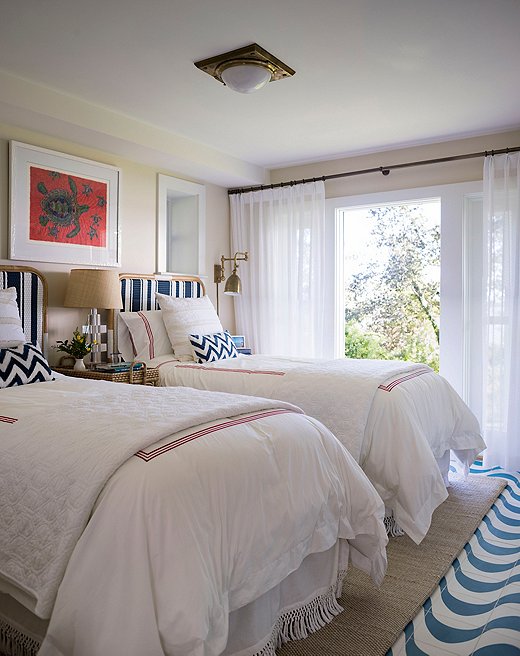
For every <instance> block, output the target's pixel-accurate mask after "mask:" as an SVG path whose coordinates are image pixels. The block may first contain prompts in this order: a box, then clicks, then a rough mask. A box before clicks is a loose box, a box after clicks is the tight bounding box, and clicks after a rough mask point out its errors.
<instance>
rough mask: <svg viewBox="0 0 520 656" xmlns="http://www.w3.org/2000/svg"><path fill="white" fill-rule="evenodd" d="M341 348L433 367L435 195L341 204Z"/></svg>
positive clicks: (437, 214)
mask: <svg viewBox="0 0 520 656" xmlns="http://www.w3.org/2000/svg"><path fill="white" fill-rule="evenodd" d="M341 216H342V217H343V226H344V229H343V233H344V245H343V253H344V288H345V297H344V298H345V355H346V356H347V357H351V358H372V359H383V360H407V361H411V362H423V363H425V364H428V365H429V366H431V367H432V368H433V369H435V370H436V371H438V370H439V319H440V248H441V245H440V227H441V226H440V220H441V201H440V198H435V199H428V200H421V201H413V202H401V203H391V204H385V205H379V206H378V205H370V206H366V207H355V208H347V209H343V210H340V211H339V212H338V220H341Z"/></svg>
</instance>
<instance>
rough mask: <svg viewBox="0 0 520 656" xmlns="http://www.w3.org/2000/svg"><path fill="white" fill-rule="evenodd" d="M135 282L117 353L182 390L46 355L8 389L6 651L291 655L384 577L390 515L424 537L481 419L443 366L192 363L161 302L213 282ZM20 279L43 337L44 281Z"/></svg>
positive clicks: (50, 655) (12, 272)
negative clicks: (355, 587)
mask: <svg viewBox="0 0 520 656" xmlns="http://www.w3.org/2000/svg"><path fill="white" fill-rule="evenodd" d="M121 278H122V280H121V284H122V298H123V302H124V310H123V313H122V314H121V317H123V320H120V321H119V322H118V323H119V326H120V328H126V329H127V332H126V333H125V331H124V330H122V331H119V332H120V335H119V348H120V349H121V350H123V351H124V350H125V349H130V351H131V353H130V354H126V355H127V358H130V359H134V358H137V359H145V360H147V361H148V363H149V365H150V366H154V365H155V366H158V368H159V371H160V376H161V382H162V384H163V385H164V386H163V387H160V388H148V387H143V386H135V385H134V386H132V385H123V384H120V383H119V384H117V383H107V382H103V381H92V380H78V379H72V378H66V377H63V376H60V375H59V374H56V373H53V372H51V371H50V369H49V370H48V371H47V370H46V369H45V364H44V363H45V360H44V363H40V364H39V365H38V366H39V367H40V369H38V371H39V372H40V373H39V374H38V376H39V377H38V380H37V381H35V382H33V383H31V384H20V381H18V384H16V385H13V386H9V387H6V386H5V384H4V386H3V389H1V390H0V419H1V421H0V433H1V437H2V439H0V526H2V531H1V532H0V652H5V653H7V654H9V655H11V654H15V653H16V654H18V653H24V654H29V653H33V654H34V653H36V652H37V651H38V649H39V646H40V643H41V642H42V640H43V644H42V646H41V649H40V651H39V652H38V653H39V654H40V655H41V656H54V655H58V654H63V655H67V656H69V655H71V654H74V656H87V655H88V656H97V655H98V654H99V655H100V656H101V654H103V655H106V654H119V653H121V654H123V653H124V654H127V655H130V656H131V655H132V654H136V655H137V654H139V655H140V654H143V653H145V654H147V656H156V655H157V656H160V655H163V654H172V655H175V656H185V655H188V654H189V655H193V656H198V655H199V654H200V655H202V654H205V655H210V654H211V655H213V654H214V655H215V656H217V655H218V654H225V655H230V656H231V655H240V656H274V654H275V649H276V647H277V646H279V645H280V644H281V642H282V641H283V640H286V639H288V637H289V636H291V639H292V638H303V637H305V636H306V635H307V634H308V633H310V632H311V631H313V630H316V629H317V628H319V627H320V626H322V625H323V624H324V623H326V622H327V621H330V620H331V619H332V618H333V617H334V615H336V614H337V613H338V612H340V611H341V607H340V606H339V605H338V603H337V601H336V598H337V596H338V595H339V594H340V592H341V584H342V581H343V579H344V576H345V575H346V569H347V566H348V563H349V562H350V563H351V564H352V565H353V566H355V567H358V568H360V569H363V570H364V571H366V572H368V573H369V574H370V575H371V576H372V578H373V580H374V582H375V584H376V585H377V584H379V583H380V582H381V580H382V578H383V576H384V572H385V568H386V556H385V545H386V541H387V536H386V530H385V523H384V522H383V517H384V515H385V506H386V512H387V517H388V516H389V514H390V513H393V514H394V515H395V519H396V520H397V522H398V524H399V525H401V526H402V528H403V529H404V530H405V531H406V532H407V533H409V535H410V536H411V537H412V538H413V539H414V540H415V541H416V542H419V541H420V540H421V539H422V537H424V534H425V533H426V531H427V530H428V527H429V524H430V520H431V514H432V512H433V510H434V508H435V507H437V506H438V505H439V504H440V503H442V501H443V500H444V498H445V497H446V495H447V492H446V485H445V482H446V479H447V473H448V466H449V454H450V451H451V452H455V454H456V455H457V456H458V458H459V461H460V464H461V466H462V467H463V468H464V467H467V466H469V464H470V463H471V462H472V460H473V459H474V457H475V455H476V454H477V453H479V452H480V451H481V450H482V449H483V448H484V444H483V442H482V440H481V438H480V435H479V430H478V424H477V422H476V420H475V419H474V417H473V415H472V414H471V413H470V412H469V410H468V409H467V408H466V406H465V405H464V404H463V403H462V401H461V400H460V399H459V397H458V396H457V395H456V394H455V392H454V391H453V390H452V389H451V388H450V387H449V385H448V384H447V383H446V382H445V381H444V379H442V378H441V377H440V376H437V375H436V374H434V373H433V372H431V371H430V370H428V369H427V368H425V367H415V366H412V367H410V366H408V365H403V363H399V364H396V363H391V364H388V363H387V364H383V365H381V364H380V363H375V362H373V363H370V362H366V363H364V364H362V363H359V362H355V363H351V364H352V367H351V369H345V368H344V366H343V365H345V363H343V365H342V364H340V363H338V362H336V363H335V362H316V361H312V362H302V361H293V360H287V359H283V358H274V359H273V358H265V357H261V356H243V357H237V358H226V359H224V360H218V361H217V362H215V363H206V364H203V365H201V364H198V363H195V362H193V360H190V359H188V356H186V352H184V355H179V353H180V352H181V351H182V349H178V350H176V354H175V356H174V355H173V353H172V346H171V342H170V340H169V335H168V334H167V333H166V331H165V324H164V320H163V319H164V317H163V316H162V312H159V311H158V304H157V299H156V297H155V293H156V292H158V293H160V294H162V295H163V297H160V298H162V300H163V302H164V297H173V298H183V299H186V303H185V305H186V306H187V307H190V299H202V298H205V297H204V287H203V285H202V282H201V281H200V280H198V279H194V278H190V279H185V278H184V279H178V278H167V279H160V280H158V279H156V278H155V277H153V276H139V277H135V276H122V277H121ZM8 287H15V288H16V289H17V295H18V302H19V307H20V310H21V314H22V319H23V328H24V330H25V333H26V338H27V340H28V341H34V339H35V338H36V339H37V340H38V341H39V343H40V345H44V344H45V303H44V299H45V298H46V292H45V281H44V280H43V278H42V277H41V276H39V274H38V272H36V271H34V270H30V269H27V268H24V267H18V268H14V267H3V268H2V270H1V271H0V295H1V290H2V289H5V288H8ZM206 300H207V299H206ZM206 309H207V307H206ZM196 320H197V317H196V316H194V317H192V324H191V325H193V321H196ZM212 322H214V317H213V316H212V315H211V311H208V312H206V313H205V314H204V316H203V321H202V324H201V326H200V328H201V329H204V330H207V328H208V327H209V328H211V326H212V325H214V324H212ZM141 325H143V326H144V333H145V334H144V335H143V334H142V330H141V328H140V326H141ZM212 329H213V328H212ZM165 334H166V337H165ZM0 335H1V333H0ZM182 337H183V339H184V342H185V341H186V340H185V337H186V336H182ZM130 338H131V339H130ZM176 338H178V335H177V336H176ZM125 340H126V342H125ZM9 350H10V349H9V348H7V349H0V353H2V354H3V355H2V357H4V356H5V353H6V352H9ZM178 357H180V358H181V359H180V360H179V359H177V358H178ZM4 361H5V357H4ZM1 369H2V365H1V363H0V370H1ZM22 369H24V372H23V375H22V374H21V377H22V378H23V376H29V373H28V372H29V369H30V367H29V366H28V365H27V363H25V364H23V365H22ZM11 374H12V372H11ZM2 375H3V376H4V378H6V377H7V376H6V374H5V372H4V373H3V374H2ZM195 387H198V388H199V389H194V388H195ZM215 390H216V391H215ZM260 397H261V398H260ZM302 409H303V412H302ZM304 413H307V414H304ZM329 429H331V430H329ZM333 433H335V434H336V437H337V438H338V439H336V437H334V435H333ZM358 463H359V464H358ZM361 467H362V468H363V469H364V470H365V473H366V474H368V478H367V476H366V475H365V473H363V471H362V468H361ZM439 467H441V468H439ZM369 478H370V481H371V482H370V481H369ZM376 490H377V492H376ZM387 524H388V522H387Z"/></svg>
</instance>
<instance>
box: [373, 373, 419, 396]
mask: <svg viewBox="0 0 520 656" xmlns="http://www.w3.org/2000/svg"><path fill="white" fill-rule="evenodd" d="M430 371H431V369H417V371H412V372H411V373H409V374H406V376H401V377H400V378H396V379H395V380H392V381H390V382H389V383H386V385H379V388H378V389H380V390H383V391H385V392H391V391H392V390H393V389H394V387H397V385H400V384H401V383H404V382H406V381H407V380H410V379H411V378H416V377H417V376H422V375H423V374H427V373H430Z"/></svg>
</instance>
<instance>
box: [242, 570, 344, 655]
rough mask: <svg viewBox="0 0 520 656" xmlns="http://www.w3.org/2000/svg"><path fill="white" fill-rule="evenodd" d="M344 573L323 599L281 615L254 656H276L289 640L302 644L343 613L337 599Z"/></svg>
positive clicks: (315, 599)
mask: <svg viewBox="0 0 520 656" xmlns="http://www.w3.org/2000/svg"><path fill="white" fill-rule="evenodd" d="M346 573H347V571H346V570H341V571H340V572H339V573H338V578H337V581H336V583H335V584H334V585H331V586H330V588H329V589H328V590H327V591H326V592H325V593H324V594H322V595H319V596H318V597H315V598H314V599H312V600H311V601H309V602H308V603H306V604H304V605H303V606H300V607H298V608H293V609H292V610H289V611H287V612H285V613H282V615H280V617H279V618H278V620H277V621H276V624H275V625H274V627H273V630H272V632H271V637H270V638H269V640H268V642H267V644H265V645H264V647H263V648H262V649H261V650H260V651H258V652H256V653H255V655H254V656H276V650H277V649H279V648H280V647H281V646H282V645H283V644H284V643H286V642H289V641H290V640H303V639H304V638H308V637H309V635H310V634H311V633H314V632H315V631H318V629H321V628H322V627H324V626H325V625H326V624H328V623H329V622H331V621H332V620H333V619H334V618H335V617H336V615H338V614H339V613H341V612H342V611H343V607H342V606H340V605H339V603H338V601H337V597H339V596H340V595H341V590H342V587H343V579H344V578H345V575H346Z"/></svg>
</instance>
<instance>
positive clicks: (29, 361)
mask: <svg viewBox="0 0 520 656" xmlns="http://www.w3.org/2000/svg"><path fill="white" fill-rule="evenodd" d="M46 380H54V377H53V375H52V371H51V368H50V367H49V364H48V363H47V360H46V359H45V358H44V357H43V355H42V353H41V351H40V350H39V349H38V348H37V347H36V346H33V345H32V344H21V345H20V346H15V347H13V348H3V349H0V388H3V387H14V386H15V385H27V384H29V383H41V382H44V381H46Z"/></svg>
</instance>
